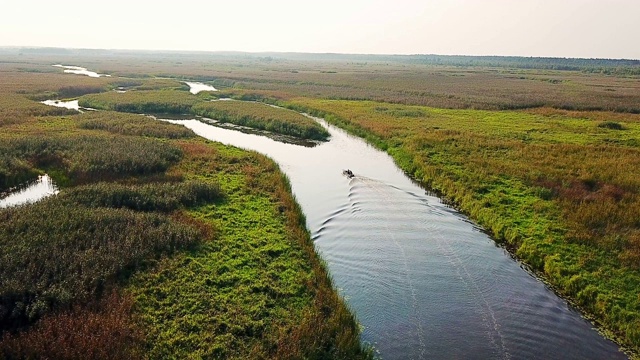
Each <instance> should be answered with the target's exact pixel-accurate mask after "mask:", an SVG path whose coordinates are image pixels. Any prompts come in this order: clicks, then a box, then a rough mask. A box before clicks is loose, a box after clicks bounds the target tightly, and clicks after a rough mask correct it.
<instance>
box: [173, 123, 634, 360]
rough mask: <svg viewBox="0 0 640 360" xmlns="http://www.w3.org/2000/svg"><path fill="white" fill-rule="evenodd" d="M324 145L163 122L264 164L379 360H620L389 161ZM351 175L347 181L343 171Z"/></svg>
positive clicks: (336, 142)
mask: <svg viewBox="0 0 640 360" xmlns="http://www.w3.org/2000/svg"><path fill="white" fill-rule="evenodd" d="M317 120H318V121H320V122H321V124H322V125H323V126H325V127H326V128H327V129H328V130H329V132H330V133H331V140H330V141H329V142H326V143H322V144H319V145H317V146H314V147H303V146H297V145H295V144H290V143H283V142H278V141H275V140H273V139H270V138H267V137H264V136H259V135H255V134H246V133H242V132H239V131H235V130H232V129H225V128H220V127H216V126H212V125H209V124H205V123H203V122H201V121H198V120H165V121H171V122H174V123H179V124H183V125H184V126H186V127H188V128H190V129H192V130H193V131H195V132H196V133H197V134H199V135H201V136H203V137H205V138H207V139H210V140H215V141H219V142H222V143H226V144H230V145H234V146H238V147H241V148H245V149H251V150H256V151H258V152H261V153H263V154H265V155H267V156H269V157H271V158H272V159H274V160H275V161H276V162H277V163H278V164H279V165H280V168H281V169H282V170H283V171H284V172H285V173H286V174H287V176H288V177H289V179H290V180H291V185H292V189H293V192H294V194H295V196H296V198H297V200H298V202H299V203H300V205H301V206H302V209H303V211H304V213H305V215H306V217H307V226H308V228H309V229H310V231H311V234H312V238H313V241H314V242H315V245H316V248H317V249H318V251H319V253H320V254H321V256H322V257H323V258H324V260H325V261H326V262H327V265H328V268H329V272H330V273H331V276H332V277H333V280H334V283H335V286H336V287H337V288H338V290H339V291H340V293H341V294H342V295H343V296H344V297H345V299H346V301H347V303H348V305H349V306H350V308H351V309H352V310H353V311H354V313H355V314H356V316H357V318H358V320H359V322H360V323H361V324H362V326H363V332H362V340H363V341H365V342H367V343H370V344H373V345H374V346H375V348H376V350H377V351H378V352H379V354H380V355H381V357H382V358H383V359H451V358H454V359H533V358H536V359H624V358H626V356H625V355H624V354H623V353H621V352H620V351H619V349H618V346H617V345H616V344H614V343H613V342H611V341H609V340H607V339H605V338H604V337H602V336H601V335H600V334H599V333H598V332H597V331H596V330H595V329H594V328H593V326H592V325H591V324H590V323H589V322H588V321H586V320H585V319H583V318H582V317H581V316H580V314H579V313H578V312H576V311H575V310H574V309H572V308H571V307H570V306H569V305H568V304H567V302H566V301H564V300H563V299H561V298H559V297H558V296H556V295H555V294H554V293H553V291H551V290H550V289H549V288H547V287H546V286H545V285H544V283H542V282H541V281H539V280H538V279H536V278H535V277H534V276H533V275H532V274H530V273H529V272H527V271H526V270H525V268H524V267H523V266H521V264H520V263H518V262H517V261H515V260H514V259H513V258H512V257H511V256H510V255H509V254H508V253H507V252H506V251H505V250H504V249H502V248H500V247H498V246H496V245H495V243H494V241H492V240H491V239H490V238H489V237H488V236H487V235H486V234H485V233H484V232H483V231H482V230H481V229H480V228H478V226H476V225H474V224H473V223H472V222H471V221H469V220H468V219H467V218H466V217H465V216H463V215H461V214H460V213H458V212H457V211H455V210H453V209H451V208H449V207H447V206H445V205H444V204H442V203H441V202H440V201H439V199H438V198H436V197H433V196H430V195H428V194H427V193H426V192H425V190H424V189H422V188H420V187H419V186H417V185H416V184H415V183H413V182H412V181H411V180H410V179H409V178H408V177H407V176H405V174H404V173H403V172H402V171H401V170H400V169H398V168H397V166H396V165H395V164H394V162H393V160H392V159H391V158H390V157H389V156H388V155H387V154H386V153H383V152H381V151H378V150H376V149H374V148H373V147H371V146H369V145H368V144H366V143H365V142H364V141H362V140H361V139H359V138H356V137H353V136H350V135H349V134H347V133H345V132H344V131H342V130H340V129H338V128H335V127H333V126H330V125H328V124H326V123H325V122H324V121H323V120H320V119H317ZM346 168H350V169H351V170H352V171H353V172H354V173H355V177H354V178H352V179H348V178H346V177H345V176H343V175H342V170H343V169H346Z"/></svg>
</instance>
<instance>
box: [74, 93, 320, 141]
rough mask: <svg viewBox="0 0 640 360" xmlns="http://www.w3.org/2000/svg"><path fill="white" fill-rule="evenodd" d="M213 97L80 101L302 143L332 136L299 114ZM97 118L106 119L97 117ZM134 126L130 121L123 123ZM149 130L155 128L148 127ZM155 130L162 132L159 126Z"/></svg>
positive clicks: (125, 96)
mask: <svg viewBox="0 0 640 360" xmlns="http://www.w3.org/2000/svg"><path fill="white" fill-rule="evenodd" d="M210 96H211V95H210V94H206V93H203V94H202V95H200V96H197V95H193V94H190V93H188V92H186V91H178V90H149V91H139V90H137V91H128V92H126V93H117V92H107V93H101V94H89V95H84V96H82V97H81V98H80V100H79V104H80V106H82V107H88V108H94V109H101V110H110V111H119V112H130V113H138V114H141V113H147V114H149V113H170V114H193V115H201V116H205V117H210V118H213V119H215V120H219V121H221V122H230V123H233V124H237V125H243V126H247V127H251V128H255V129H259V130H267V131H270V132H274V133H277V134H283V135H290V136H293V137H297V138H301V139H311V140H326V139H327V138H328V136H329V133H328V132H327V131H326V130H325V129H324V128H322V126H320V125H318V124H317V123H316V122H315V121H313V120H311V119H309V118H306V117H304V116H302V115H300V114H298V113H296V112H293V111H289V110H286V109H279V108H275V107H271V106H267V105H265V104H260V103H247V102H238V101H214V102H211V101H206V99H207V98H208V97H210ZM94 116H96V117H100V116H105V115H94ZM123 121H126V122H127V123H133V121H130V120H129V119H127V120H123ZM84 126H85V128H87V127H92V128H100V127H104V126H103V125H100V124H99V121H98V122H96V121H93V122H88V123H85V125H84ZM111 126H112V128H111V129H107V130H109V131H112V132H113V131H120V132H123V131H128V132H132V131H134V130H133V128H132V126H135V125H129V124H127V125H125V124H124V123H120V124H113V125H111ZM145 128H151V127H150V126H147V125H145ZM155 128H159V126H158V125H156V126H155Z"/></svg>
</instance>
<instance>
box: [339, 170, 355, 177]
mask: <svg viewBox="0 0 640 360" xmlns="http://www.w3.org/2000/svg"><path fill="white" fill-rule="evenodd" d="M342 175H344V176H346V177H347V178H348V179H351V178H352V177H354V176H355V175H354V174H353V171H351V170H349V169H347V170H342Z"/></svg>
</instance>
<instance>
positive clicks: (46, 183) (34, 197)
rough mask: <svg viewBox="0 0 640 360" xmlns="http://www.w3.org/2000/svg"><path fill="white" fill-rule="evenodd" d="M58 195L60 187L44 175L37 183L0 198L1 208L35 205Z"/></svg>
mask: <svg viewBox="0 0 640 360" xmlns="http://www.w3.org/2000/svg"><path fill="white" fill-rule="evenodd" d="M57 193H58V187H57V186H56V185H55V184H54V183H53V180H51V177H49V175H42V176H39V177H38V179H37V180H36V181H34V182H32V183H29V184H26V185H25V186H23V187H19V188H18V189H16V190H13V191H11V192H10V193H9V194H8V195H6V196H5V197H3V198H0V208H7V207H12V206H18V205H24V204H29V203H34V202H36V201H38V200H41V199H44V198H46V197H48V196H51V195H55V194H57Z"/></svg>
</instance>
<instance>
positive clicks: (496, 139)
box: [0, 54, 640, 358]
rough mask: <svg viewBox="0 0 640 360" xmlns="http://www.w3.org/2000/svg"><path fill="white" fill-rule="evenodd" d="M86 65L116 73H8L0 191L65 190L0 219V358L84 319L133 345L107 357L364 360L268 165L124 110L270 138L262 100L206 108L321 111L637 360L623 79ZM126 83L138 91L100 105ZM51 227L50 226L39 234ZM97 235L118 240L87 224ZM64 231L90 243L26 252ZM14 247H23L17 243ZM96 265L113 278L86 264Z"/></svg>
mask: <svg viewBox="0 0 640 360" xmlns="http://www.w3.org/2000/svg"><path fill="white" fill-rule="evenodd" d="M83 56H86V57H87V58H86V60H87V61H90V62H93V63H95V64H99V67H96V69H98V70H97V71H99V72H101V73H109V74H111V75H112V77H110V78H106V77H101V78H89V77H81V76H73V75H68V74H67V75H65V74H60V73H55V72H53V70H55V69H51V66H50V65H51V64H52V63H69V61H68V60H69V59H70V58H75V57H77V54H74V55H73V56H71V55H56V56H54V57H53V58H52V57H50V56H48V57H45V56H42V55H37V54H26V55H25V56H24V57H22V58H21V59H19V60H17V55H16V56H13V55H10V54H9V55H7V54H5V55H2V58H1V59H2V62H1V63H0V71H1V73H2V77H1V79H2V80H0V86H1V88H0V95H1V96H0V126H1V127H2V128H3V131H2V135H0V153H1V154H2V157H1V158H0V190H5V189H7V188H10V187H13V186H16V185H18V184H20V183H23V182H25V181H27V180H29V179H33V178H35V177H36V176H37V175H39V174H42V173H44V172H47V173H49V174H51V176H52V177H53V178H54V179H55V180H56V181H57V182H58V183H59V184H60V185H61V186H62V187H63V189H64V188H66V189H68V191H63V192H62V194H61V195H60V196H57V197H54V198H52V199H49V200H46V201H44V202H43V203H40V204H35V205H29V206H27V207H24V208H18V209H11V210H0V217H4V218H5V219H7V221H2V225H1V231H4V232H3V233H2V234H3V235H2V237H1V238H0V241H3V246H4V245H6V244H5V243H9V244H8V245H6V246H9V247H8V248H9V249H11V252H6V253H5V254H7V256H8V257H11V256H12V255H10V253H11V254H13V253H15V254H16V258H15V259H13V258H11V259H9V258H8V259H7V261H6V262H5V261H3V262H2V263H1V264H2V265H0V266H2V268H1V270H2V272H1V273H2V276H3V277H5V278H7V279H8V280H6V281H14V280H11V279H12V278H13V277H16V279H17V278H18V277H17V276H16V274H15V272H16V271H17V270H16V269H22V268H25V269H30V270H29V271H25V272H23V273H21V275H20V276H23V277H24V279H25V280H23V281H22V282H20V283H15V284H14V283H12V284H14V285H15V286H14V285H12V287H6V286H5V285H4V284H5V282H4V281H5V280H4V279H3V283H2V284H3V285H2V289H1V290H2V291H3V293H2V294H4V295H1V296H2V306H3V308H2V309H0V310H1V311H0V315H2V316H5V317H7V318H6V319H9V318H10V317H11V316H12V315H10V314H14V313H15V317H14V318H11V319H13V320H10V321H9V320H7V321H6V322H5V321H3V324H7V327H6V328H4V330H5V332H4V337H3V340H2V346H3V347H2V349H3V351H14V350H15V349H18V350H15V351H23V350H19V349H25V347H24V344H26V343H28V342H32V343H33V341H34V339H35V338H34V337H33V336H39V337H41V338H38V339H42V337H44V338H47V339H55V337H54V336H53V335H51V334H54V333H55V334H57V333H59V330H55V331H54V330H53V329H54V328H55V326H54V324H55V323H64V324H70V325H69V326H71V328H74V329H77V330H76V331H78V332H79V333H81V332H82V331H86V332H91V331H94V330H92V329H90V328H89V327H82V326H80V325H79V323H78V322H77V319H78V318H80V317H83V316H92V317H93V318H95V319H103V320H104V321H105V323H109V324H112V325H113V326H116V327H117V328H119V329H125V328H126V329H127V330H126V331H124V330H123V331H122V332H112V333H114V334H115V333H117V334H129V335H126V336H127V338H128V339H130V340H131V341H129V342H127V341H123V342H122V344H123V345H122V347H121V348H118V349H125V350H123V351H126V352H127V354H134V355H135V354H138V355H140V354H145V353H148V354H154V356H169V354H182V355H184V354H186V352H189V351H202V354H204V355H203V356H205V355H210V356H218V357H228V358H233V357H242V356H249V355H251V356H256V357H260V356H263V357H280V358H287V357H299V356H307V357H313V356H318V357H322V356H336V355H338V354H341V355H343V356H344V357H349V356H351V355H354V354H362V350H361V349H360V348H359V345H358V343H357V328H356V325H355V321H354V320H353V318H352V317H351V315H350V314H349V313H348V311H347V310H346V308H345V307H344V304H343V302H342V300H341V299H340V298H339V297H337V295H336V294H335V292H334V291H333V290H332V289H331V283H330V281H329V280H328V278H327V275H326V273H325V272H324V269H323V267H322V265H321V264H320V262H319V260H318V259H317V257H316V255H315V253H314V251H313V246H312V245H311V243H310V241H309V238H308V234H307V232H306V231H305V230H304V221H303V218H302V217H301V214H300V209H299V208H298V207H297V205H296V204H295V202H294V201H293V199H292V197H291V195H290V194H289V189H288V187H287V183H286V181H285V180H284V179H282V178H281V177H280V175H279V173H278V171H277V168H276V167H275V166H274V165H273V163H272V162H270V161H267V160H265V159H264V158H262V157H260V156H258V155H256V154H253V153H246V152H241V151H239V150H237V149H231V148H227V147H224V146H221V145H218V144H212V143H209V142H206V141H204V140H201V139H198V138H196V137H195V136H194V134H193V133H191V132H189V131H186V130H185V129H184V128H182V127H178V126H174V125H171V124H164V123H159V122H154V121H153V120H151V119H146V118H144V117H142V116H137V115H132V114H122V113H120V112H121V111H126V112H135V113H148V112H167V113H194V114H195V113H198V114H202V115H205V116H208V114H209V115H211V116H216V117H226V119H227V120H226V121H249V120H242V119H243V116H245V115H246V116H248V117H249V119H250V121H251V122H254V123H260V124H263V126H266V125H265V124H268V123H270V120H269V119H274V118H278V119H280V118H281V116H284V115H281V113H282V112H280V111H279V112H278V114H277V115H275V114H274V115H270V112H271V111H272V110H270V109H273V108H270V107H267V106H266V105H263V104H257V103H253V104H250V105H245V104H243V105H239V103H238V102H209V100H211V99H212V98H214V97H220V96H228V97H234V98H238V99H247V100H259V101H265V102H269V103H272V104H279V105H282V106H286V107H290V108H292V109H297V110H302V111H306V112H310V113H313V114H317V115H322V116H323V117H325V118H326V119H327V120H328V121H329V122H331V123H333V124H337V125H339V126H341V127H343V128H345V129H347V130H349V131H350V132H352V133H354V134H356V135H359V136H361V137H364V138H366V139H367V140H368V141H370V142H371V143H373V144H375V145H376V146H378V147H379V148H380V149H384V150H386V151H387V152H388V153H389V154H391V155H392V156H393V157H394V158H395V160H396V162H397V163H398V165H399V166H401V167H402V168H403V169H404V170H405V171H406V172H407V173H409V174H411V175H412V176H413V177H414V178H415V179H416V180H418V181H420V182H421V183H423V184H424V185H425V186H427V187H428V188H430V189H433V190H435V191H437V192H438V193H440V194H441V195H442V196H443V197H444V198H445V199H447V200H448V201H449V202H450V203H451V204H454V205H455V206H457V207H459V208H460V209H461V210H462V211H463V212H465V213H466V214H468V215H469V216H470V217H471V218H472V219H473V220H475V221H477V222H478V223H479V224H481V225H482V226H483V227H484V228H485V229H487V230H488V231H489V232H490V233H491V234H492V235H493V237H494V238H495V239H496V240H497V241H499V242H502V243H504V244H505V245H506V246H507V247H508V248H509V249H511V251H512V252H513V253H514V254H516V255H517V256H518V257H519V258H520V259H522V260H523V261H524V262H525V263H526V264H527V265H529V266H531V267H532V268H533V269H534V270H535V271H536V272H537V273H538V274H540V275H541V276H543V277H544V278H545V279H546V280H547V281H549V283H550V284H551V285H552V286H554V288H556V289H557V291H559V292H560V293H562V294H563V295H565V296H567V297H568V298H570V299H572V300H573V301H574V302H575V303H576V304H577V305H579V306H580V308H581V309H582V310H583V311H584V312H585V314H587V315H589V316H593V317H594V318H595V319H596V320H597V321H598V322H599V323H601V324H603V326H604V329H606V331H608V332H609V334H610V335H612V336H614V337H616V338H617V339H618V340H619V341H620V342H622V343H623V344H625V345H626V346H627V347H629V348H631V349H634V350H636V351H637V350H638V349H640V332H639V331H640V330H639V329H640V299H639V298H638V296H637V289H638V288H640V269H639V268H638V263H639V261H640V223H638V219H640V200H639V199H640V194H638V189H640V184H639V183H638V179H639V178H640V177H639V176H638V173H637V169H639V168H640V166H639V165H640V164H638V159H640V157H639V155H640V154H639V151H640V148H639V147H640V142H639V141H638V139H639V138H640V127H639V124H640V118H639V117H638V116H639V115H637V113H639V112H640V108H639V106H638V104H640V81H639V78H638V76H639V75H638V66H639V65H638V64H637V63H636V62H633V61H632V62H629V63H620V62H615V61H614V62H613V63H608V62H606V61H603V62H597V61H595V60H594V61H592V62H589V61H586V60H585V61H582V62H576V61H567V62H562V61H559V60H557V59H556V60H554V59H550V60H549V59H547V60H548V61H541V62H539V63H537V64H536V63H532V62H527V61H523V60H522V59H520V60H518V59H515V60H514V59H488V58H484V59H471V58H446V59H440V60H439V61H436V60H437V59H431V60H429V59H420V58H415V57H413V58H412V57H406V58H404V57H401V58H394V57H360V56H351V57H349V56H344V57H340V56H338V57H337V58H330V59H328V58H325V57H323V56H320V55H316V56H313V55H308V56H294V55H292V56H291V57H289V58H286V57H285V56H284V55H282V56H280V55H277V54H270V55H269V56H266V55H265V56H262V55H256V56H240V55H232V54H231V55H224V56H203V55H200V54H180V55H178V54H167V55H166V56H164V57H161V58H157V57H158V55H154V56H151V55H148V54H146V55H145V54H140V55H139V56H131V57H129V56H127V58H126V59H127V61H121V60H120V59H119V58H118V57H117V56H114V57H105V58H99V57H92V56H91V55H86V54H85V55H83ZM161 77H162V78H161ZM167 77H168V79H167ZM185 80H194V81H203V82H206V83H208V84H212V85H214V86H215V87H216V88H218V89H219V90H220V93H216V95H212V94H211V93H203V94H199V95H193V94H190V93H189V92H188V89H187V87H186V86H185V85H184V84H183V83H181V81H185ZM117 87H127V88H128V89H131V90H133V91H127V92H126V93H124V94H120V93H116V92H112V91H109V90H112V89H115V88H117ZM65 97H80V99H79V101H80V104H81V105H82V106H88V107H94V108H99V109H103V110H107V111H103V112H97V113H87V114H77V113H76V112H75V111H71V110H68V109H63V108H54V107H50V106H46V105H44V104H40V103H38V102H37V101H41V100H44V99H51V98H65ZM279 110H282V109H279ZM113 111H118V112H113ZM274 111H275V110H274ZM282 111H285V110H282ZM262 114H267V115H264V116H266V118H265V117H262ZM238 119H241V120H238ZM223 121H225V120H223ZM295 122H297V120H295V119H291V120H290V121H289V120H288V122H287V125H286V126H284V125H281V124H279V125H278V126H276V127H275V128H274V129H273V131H284V130H282V128H286V127H289V126H290V124H291V123H295ZM271 123H273V122H271ZM253 126H259V125H253ZM291 126H292V125H291ZM294 132H295V133H296V134H298V135H300V134H302V135H300V136H315V134H310V133H308V132H306V130H300V129H296V130H295V131H294ZM274 184H275V185H274ZM172 186H177V187H178V188H183V189H185V190H184V191H186V192H187V193H189V192H191V191H195V192H196V193H199V191H200V190H198V189H204V190H203V192H204V195H202V196H204V198H203V200H202V202H201V201H200V200H197V201H191V200H189V199H191V196H190V195H185V196H178V195H176V197H175V198H166V199H165V197H162V199H157V198H155V200H154V197H153V196H152V195H150V194H153V193H156V192H157V193H158V194H164V193H167V190H166V189H167V187H172ZM163 189H164V190H163ZM218 189H219V191H218ZM163 191H164V192H163ZM207 194H208V195H207ZM214 194H215V195H214ZM196 198H198V199H199V198H200V195H197V196H196ZM114 203H115V204H118V205H117V206H114V205H113V204H114ZM50 211H55V213H56V214H61V215H60V217H59V218H47V219H42V218H38V217H37V214H38V213H42V212H50ZM65 214H68V215H65ZM30 221H35V222H37V223H38V224H40V223H42V224H41V230H39V229H33V230H29V231H27V230H25V226H24V224H26V223H27V222H30ZM101 221H105V224H113V226H111V225H108V226H107V225H105V226H93V227H92V226H91V225H89V224H91V223H94V224H100V223H101ZM58 222H63V223H64V224H67V225H69V226H72V228H74V229H78V234H90V235H87V236H83V237H82V239H85V238H87V239H89V238H90V239H91V241H98V243H97V244H94V243H93V242H91V241H89V240H87V241H88V242H84V240H83V241H81V240H80V238H77V237H73V236H66V237H65V235H64V234H59V236H57V235H56V239H57V240H56V241H54V242H51V244H50V245H46V244H42V241H39V240H38V239H43V238H47V239H49V235H50V234H58V233H56V232H55V231H54V228H59V227H61V226H62V225H61V224H59V223H58ZM21 224H23V225H21ZM123 224H133V225H135V226H133V227H132V230H131V236H132V237H133V238H131V239H130V238H127V239H126V241H130V245H131V248H130V250H131V251H129V253H130V254H127V256H129V255H131V256H130V257H127V256H125V257H124V259H126V261H122V262H121V263H118V264H112V263H111V262H112V261H114V259H113V258H112V257H111V252H110V250H108V249H111V247H113V244H112V243H111V242H110V241H115V239H117V237H116V236H117V235H119V234H117V233H116V232H117V231H116V229H118V226H120V227H122V226H124V225H123ZM148 224H155V225H154V226H156V227H157V229H158V233H157V234H156V235H157V237H158V238H159V239H160V240H158V243H157V247H155V246H156V245H154V243H152V242H150V240H149V239H148V238H146V235H145V234H144V233H143V232H142V231H137V230H135V229H142V228H145V227H148V226H149V225H148ZM65 226H66V225H65ZM101 231H104V233H100V232H101ZM111 232H114V233H113V234H112V233H111ZM6 234H12V235H11V236H9V235H6ZM14 234H21V235H20V236H22V237H16V238H20V239H23V240H21V241H20V242H13V243H12V242H11V241H10V238H12V237H13V236H15V235H14ZM111 235H113V236H114V237H113V239H112V238H111ZM100 239H102V240H104V241H102V240H100ZM132 239H138V240H135V241H134V240H132ZM162 239H174V240H175V241H174V240H167V242H163V241H164V240H162ZM244 239H248V241H244ZM264 239H269V241H265V240H264ZM123 241H125V240H123ZM126 241H125V243H126ZM172 241H173V242H172ZM54 244H58V247H57V248H56V250H55V251H59V252H60V255H59V256H62V257H65V259H68V261H67V260H65V262H63V263H61V264H66V265H64V266H63V265H60V266H59V267H58V268H55V267H54V268H53V270H51V269H46V271H53V274H50V275H47V274H48V273H47V272H44V271H45V269H44V268H40V267H38V266H40V265H38V264H40V262H36V263H33V264H35V265H30V264H32V261H36V260H37V259H39V258H36V257H34V256H33V255H32V254H33V253H34V252H35V251H36V250H38V251H48V250H47V249H48V248H44V247H42V246H55V245H54ZM92 249H93V250H92ZM90 250H91V251H90ZM51 251H53V250H51ZM18 255H19V256H18ZM94 255H95V256H96V259H101V260H100V261H101V263H102V261H104V267H103V268H104V269H108V271H104V272H103V270H100V269H98V270H96V269H93V268H91V267H89V268H83V267H82V266H84V265H83V264H84V262H86V261H87V259H91V258H92V256H94ZM123 256H124V255H123ZM103 258H104V259H103ZM38 261H39V260H38ZM42 261H45V260H42ZM110 261H111V262H110ZM5 264H13V265H11V266H9V265H5ZM44 264H45V263H43V265H44ZM47 264H48V263H47ZM78 264H80V265H78ZM36 265H37V266H36ZM29 266H31V267H29ZM51 266H55V264H52V265H51ZM78 274H85V275H82V276H79V275H78ZM41 276H44V278H46V279H47V280H46V281H44V280H43V281H39V280H38V279H41ZM21 279H23V278H21ZM49 279H50V280H49ZM194 279H195V280H194ZM6 283H7V284H9V282H6ZM5 288H6V289H7V291H8V292H4V291H5ZM113 289H116V290H113ZM113 291H115V292H113ZM112 294H115V295H112ZM177 294H180V295H177ZM209 294H215V300H211V299H210V298H208V296H209ZM177 296H180V298H179V299H180V300H178V297H177ZM106 302H108V303H109V304H111V305H112V306H107V305H104V304H106ZM131 304H135V306H133V307H132V305H131ZM199 304H205V305H206V306H204V305H203V306H201V305H199ZM8 306H9V307H11V311H9V310H7V309H9V307H8ZM107 308H110V309H113V310H105V309H107ZM14 310H15V311H14ZM114 311H117V312H118V314H119V315H118V314H116V315H114ZM87 314H90V315H87ZM122 314H125V315H122ZM168 319H173V320H168ZM103 320H96V321H98V322H99V321H103ZM18 330H21V331H18ZM134 335H135V336H134ZM87 338H89V337H87ZM47 341H48V340H47ZM51 341H54V340H51ZM56 341H58V340H56ZM65 341H66V340H65ZM114 341H115V342H116V343H117V342H118V341H117V340H114ZM42 343H43V344H44V343H46V342H45V341H42ZM111 343H113V342H111ZM20 344H22V345H20ZM73 344H76V342H73ZM87 344H90V342H87ZM87 344H85V345H87ZM91 344H93V343H91ZM104 344H109V342H107V341H105V342H104ZM76 345H78V344H76ZM85 345H83V346H85ZM21 346H22V347H21ZM43 346H44V345H43ZM65 346H67V345H65ZM69 346H71V345H69ZM88 346H89V345H87V347H88ZM91 346H93V345H91ZM141 349H142V350H141ZM24 351H26V350H24ZM29 351H31V350H29ZM43 351H44V350H43ZM105 351H106V350H105ZM9 353H10V352H7V353H6V354H9ZM354 356H356V355H354Z"/></svg>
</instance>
